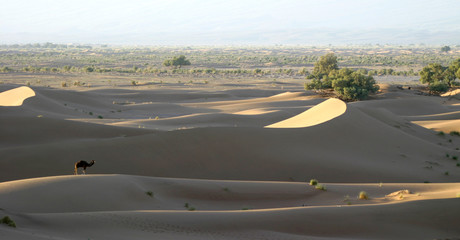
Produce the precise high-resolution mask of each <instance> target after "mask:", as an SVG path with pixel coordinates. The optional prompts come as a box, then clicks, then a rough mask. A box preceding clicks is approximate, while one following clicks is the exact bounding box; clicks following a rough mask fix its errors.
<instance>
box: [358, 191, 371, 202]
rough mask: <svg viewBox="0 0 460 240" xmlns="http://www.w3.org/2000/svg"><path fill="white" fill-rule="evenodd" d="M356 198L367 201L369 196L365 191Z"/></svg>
mask: <svg viewBox="0 0 460 240" xmlns="http://www.w3.org/2000/svg"><path fill="white" fill-rule="evenodd" d="M358 198H359V199H361V200H367V199H369V196H368V195H367V193H366V192H365V191H361V192H360V193H359V195H358Z"/></svg>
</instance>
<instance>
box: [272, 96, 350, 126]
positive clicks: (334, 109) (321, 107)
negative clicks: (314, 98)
mask: <svg viewBox="0 0 460 240" xmlns="http://www.w3.org/2000/svg"><path fill="white" fill-rule="evenodd" d="M346 110H347V104H346V103H345V102H343V101H342V100H339V99H336V98H331V99H328V100H326V101H324V102H322V103H320V104H318V105H316V106H314V107H312V108H310V109H308V110H307V111H305V112H303V113H301V114H299V115H297V116H294V117H292V118H289V119H286V120H283V121H281V122H277V123H274V124H271V125H268V126H266V128H305V127H311V126H315V125H318V124H321V123H324V122H327V121H330V120H332V119H334V118H336V117H338V116H340V115H342V114H344V113H345V111H346Z"/></svg>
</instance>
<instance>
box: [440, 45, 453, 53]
mask: <svg viewBox="0 0 460 240" xmlns="http://www.w3.org/2000/svg"><path fill="white" fill-rule="evenodd" d="M450 50H451V49H450V47H449V46H444V47H442V48H441V52H449V51H450Z"/></svg>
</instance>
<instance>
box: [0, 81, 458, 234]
mask: <svg viewBox="0 0 460 240" xmlns="http://www.w3.org/2000/svg"><path fill="white" fill-rule="evenodd" d="M224 85H225V86H224ZM239 86H240V85H239V84H238V83H235V84H233V83H231V84H222V86H217V85H216V86H215V87H219V89H218V90H216V89H213V88H207V89H204V88H200V87H196V86H195V87H190V86H187V87H184V86H182V87H180V86H171V87H165V86H161V87H160V86H146V87H145V88H134V87H126V88H121V87H118V88H73V89H67V90H63V89H52V88H44V87H33V90H31V91H33V92H34V93H35V96H34V97H31V98H27V99H26V100H24V99H25V98H24V99H22V98H23V97H24V96H25V95H26V94H17V95H15V96H14V97H4V98H3V99H4V101H5V102H7V103H8V106H0V112H1V114H0V155H1V156H2V157H1V159H0V181H2V182H0V217H3V216H4V215H8V216H10V217H11V218H12V219H13V220H14V221H15V222H16V224H17V226H18V227H17V228H15V229H14V228H10V227H8V226H6V225H1V224H0V238H1V239H3V238H5V239H128V238H129V239H321V240H324V239H446V238H449V239H452V238H454V239H455V238H458V237H459V236H460V231H459V230H458V227H457V226H456V225H457V223H458V222H459V221H460V217H459V216H460V212H459V210H458V207H457V205H458V198H457V196H458V194H459V193H460V185H459V184H458V183H457V182H459V180H460V167H458V166H459V164H460V162H459V161H458V158H459V155H460V152H459V150H458V149H459V148H460V137H457V136H451V135H448V134H446V135H444V136H441V135H438V134H437V132H436V131H433V130H430V128H434V129H435V130H437V131H438V130H439V129H441V130H443V131H445V132H446V133H447V132H449V131H450V130H454V129H457V126H459V125H460V124H459V123H458V120H459V117H460V115H459V112H460V101H459V100H457V99H455V98H449V97H433V96H420V95H416V93H415V92H412V91H401V90H398V89H397V88H392V87H391V86H387V88H385V89H383V92H382V93H380V94H379V95H377V96H374V97H373V99H374V100H368V101H362V102H355V103H344V102H342V101H340V100H337V99H326V98H322V97H320V96H317V95H315V94H314V93H312V92H308V93H305V92H304V91H303V86H302V85H301V84H298V92H286V93H284V92H283V91H282V90H280V89H274V88H273V87H272V86H271V85H270V84H267V85H257V83H248V84H247V86H246V88H242V87H239ZM253 86H254V87H255V88H254V89H250V88H251V87H253ZM295 86H297V85H292V86H291V87H290V88H291V89H295ZM16 87H17V86H13V85H2V86H0V88H1V89H2V90H4V91H6V90H11V89H13V88H16ZM21 89H22V90H21V91H24V92H27V90H25V89H26V88H21ZM29 93H30V91H29ZM19 98H21V99H22V100H21V104H19V105H16V106H12V105H13V104H12V103H13V102H15V101H16V100H18V99H19ZM10 105H11V106H10ZM157 116H158V118H156V117H157ZM265 126H267V127H265ZM91 159H94V160H96V164H95V165H94V166H92V167H91V168H89V169H87V172H88V175H86V176H73V175H71V174H72V173H73V166H74V163H75V162H76V161H78V160H88V161H89V160H91ZM312 178H316V179H318V180H319V181H320V183H321V184H323V185H324V186H325V187H326V189H327V190H326V191H321V190H318V189H315V188H314V187H313V186H309V185H308V184H307V182H308V181H309V180H310V179H312ZM424 182H426V183H424ZM428 182H430V183H428ZM360 191H366V192H367V193H368V195H369V199H368V200H359V199H357V195H358V194H359V192H360ZM148 192H152V196H149V195H148V194H147V193H148ZM186 204H187V207H186ZM349 204H350V205H349ZM193 209H194V211H189V210H193ZM75 226H79V229H76V228H75ZM81 228H83V229H85V230H84V231H82V230H80V229H81Z"/></svg>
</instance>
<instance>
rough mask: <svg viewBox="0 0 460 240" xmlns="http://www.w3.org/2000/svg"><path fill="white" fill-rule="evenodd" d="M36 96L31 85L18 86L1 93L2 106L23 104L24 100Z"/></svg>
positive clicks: (0, 101)
mask: <svg viewBox="0 0 460 240" xmlns="http://www.w3.org/2000/svg"><path fill="white" fill-rule="evenodd" d="M33 96H35V92H34V90H32V89H31V88H29V87H25V86H23V87H18V88H15V89H11V90H8V91H4V92H1V93H0V106H6V107H12V106H21V105H22V103H23V102H24V100H26V99H27V98H30V97H33Z"/></svg>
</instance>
